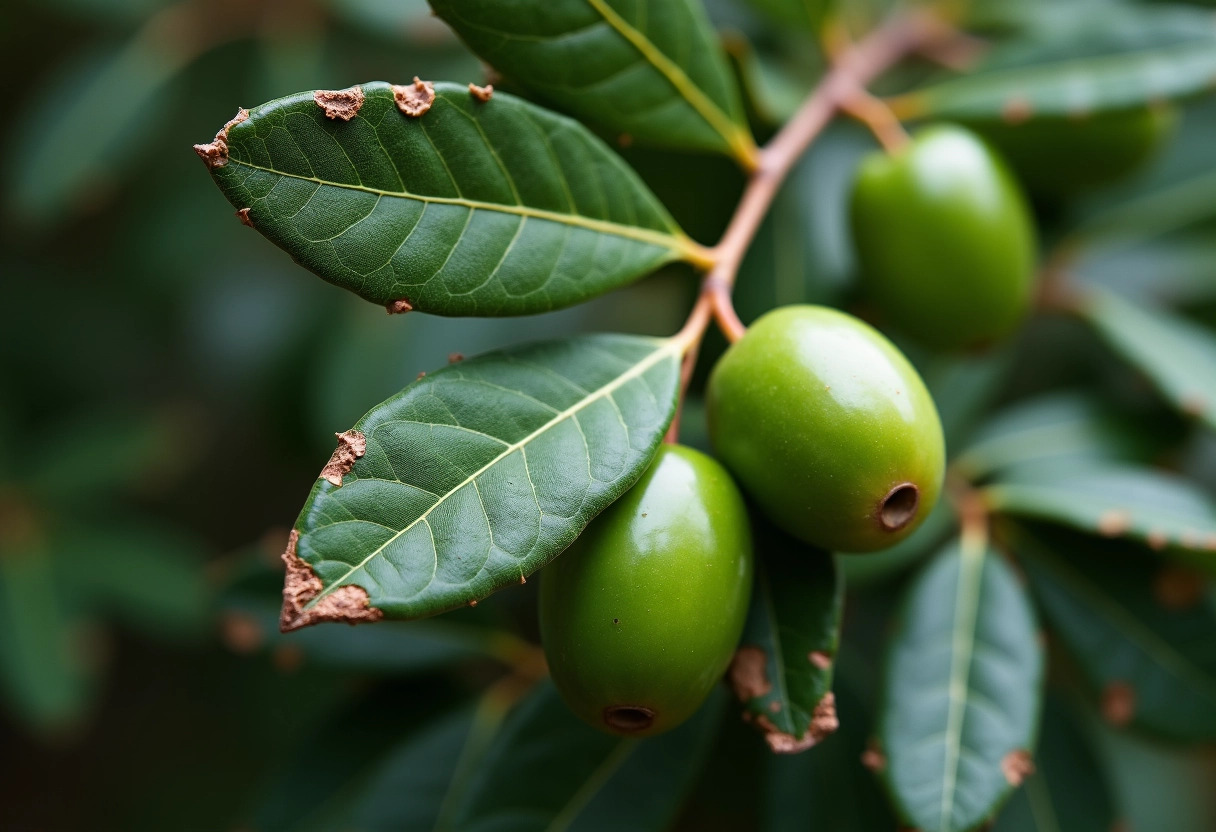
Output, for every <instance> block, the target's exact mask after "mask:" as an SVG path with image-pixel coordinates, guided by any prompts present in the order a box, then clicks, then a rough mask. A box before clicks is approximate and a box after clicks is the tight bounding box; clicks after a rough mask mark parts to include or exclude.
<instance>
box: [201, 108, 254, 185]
mask: <svg viewBox="0 0 1216 832" xmlns="http://www.w3.org/2000/svg"><path fill="white" fill-rule="evenodd" d="M247 118H249V111H248V110H246V109H245V108H244V107H242V108H241V109H239V110H237V111H236V115H235V116H233V117H232V118H231V119H229V120H228V123H227V124H225V125H224V126H223V127H221V128H220V129H219V131H218V132H217V133H216V134H215V138H214V139H212V140H211V141H210V142H208V143H207V144H196V145H195V146H194V152H195V153H197V154H198V156H199V158H200V159H202V160H203V161H204V162H205V163H206V165H207V167H209V168H211V169H213V170H214V169H215V168H222V167H223V166H224V165H226V164H228V131H229V130H231V129H232V128H233V127H236V126H237V125H238V124H240V123H241V122H243V121H245V120H246V119H247ZM213 123H214V122H213Z"/></svg>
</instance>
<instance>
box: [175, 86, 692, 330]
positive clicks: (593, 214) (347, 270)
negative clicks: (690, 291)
mask: <svg viewBox="0 0 1216 832" xmlns="http://www.w3.org/2000/svg"><path fill="white" fill-rule="evenodd" d="M485 97H486V93H485V92H484V91H483V92H482V93H478V94H475V93H474V92H473V91H470V90H469V89H467V88H465V87H459V86H456V85H454V84H435V85H429V84H427V83H425V82H421V81H418V82H416V83H415V84H413V85H409V86H405V87H401V86H397V87H394V86H391V85H389V84H384V83H380V82H376V83H371V84H364V85H362V86H361V87H352V88H351V89H350V90H339V91H332V92H327V91H318V92H316V93H301V94H298V95H293V96H288V97H287V98H280V99H278V100H277V101H272V102H270V103H268V104H264V105H263V106H261V107H258V108H256V109H254V110H252V111H249V112H248V113H246V111H244V110H242V111H241V112H240V113H238V115H237V117H236V118H234V119H233V120H232V121H231V122H230V123H229V124H228V125H226V126H225V127H224V128H223V129H221V130H220V132H219V134H217V136H216V139H215V141H213V142H211V143H210V144H205V145H199V146H197V147H196V150H197V151H198V152H199V154H200V155H201V156H203V158H204V159H205V160H206V161H207V163H208V166H209V167H210V169H211V174H212V176H213V178H214V179H215V182H216V184H217V185H219V187H220V190H221V191H222V192H223V193H224V196H225V197H227V198H228V201H229V202H231V203H232V204H233V205H234V206H236V208H237V209H238V210H237V213H238V214H239V215H240V216H241V217H242V219H243V220H244V221H246V222H248V223H249V224H250V225H252V226H253V227H254V228H256V229H257V230H258V231H260V232H261V233H262V234H264V235H265V236H266V237H267V238H268V239H269V240H271V242H273V243H275V244H276V245H278V246H279V247H280V248H282V249H284V250H285V251H287V252H288V253H289V254H291V255H292V257H293V258H294V259H295V260H296V261H298V262H299V263H300V264H302V265H303V266H305V267H307V268H308V269H310V270H311V271H313V272H315V273H316V274H317V275H319V276H320V277H322V278H324V279H325V280H327V281H329V282H330V283H333V284H335V285H338V286H341V287H343V288H346V289H349V290H351V291H352V292H355V293H356V294H358V295H359V296H360V297H363V298H366V299H367V300H369V301H372V302H374V303H380V304H384V305H386V306H387V307H388V308H389V310H390V311H409V310H410V309H418V310H422V311H425V312H433V313H435V314H440V315H482V316H492V315H526V314H532V313H537V312H547V311H549V310H552V309H558V308H561V307H565V306H570V305H572V304H575V303H579V302H581V301H585V300H587V299H589V298H591V297H594V296H595V295H599V294H602V293H603V292H606V291H608V290H610V289H614V288H617V287H619V286H622V285H624V284H626V283H628V282H630V281H632V280H635V279H636V278H638V277H641V276H642V275H644V274H647V273H649V272H651V271H653V270H654V269H656V268H658V267H659V266H661V265H663V264H664V263H668V262H671V261H674V260H681V259H689V260H697V259H698V258H703V257H704V254H703V253H701V250H700V248H699V247H698V246H697V245H696V244H695V243H693V242H692V241H691V240H689V239H688V237H686V236H685V235H684V234H683V232H681V231H680V229H679V228H678V227H677V226H676V224H675V222H674V221H673V220H672V219H671V217H670V216H669V215H668V213H667V211H666V209H665V208H664V207H663V206H662V205H661V204H660V203H659V201H658V200H657V199H656V198H655V196H654V195H653V194H652V193H651V192H650V191H649V190H648V189H647V188H646V186H645V185H644V184H643V183H642V181H641V180H640V179H639V178H638V177H637V175H636V174H635V173H634V172H633V171H632V170H630V169H629V168H628V167H627V166H626V165H625V163H624V162H622V161H621V160H620V158H619V157H618V156H616V155H615V154H614V153H613V152H612V151H610V150H609V149H608V148H607V147H606V146H605V145H604V144H603V142H601V141H600V140H599V139H597V138H595V137H594V136H593V135H591V134H590V133H589V132H588V131H587V130H586V129H585V128H584V127H582V126H581V125H579V124H578V123H577V122H574V121H571V120H570V119H567V118H564V117H562V116H558V115H555V114H553V113H550V112H547V111H545V110H543V109H541V108H539V107H536V106H533V105H531V104H529V103H527V102H525V101H522V100H520V99H518V98H514V97H512V96H510V95H506V94H504V93H494V94H493V95H492V96H490V97H489V98H488V100H482V99H483V98H485Z"/></svg>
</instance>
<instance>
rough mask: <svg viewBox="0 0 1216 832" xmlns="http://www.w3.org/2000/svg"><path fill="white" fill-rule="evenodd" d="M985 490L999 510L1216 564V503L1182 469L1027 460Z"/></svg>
mask: <svg viewBox="0 0 1216 832" xmlns="http://www.w3.org/2000/svg"><path fill="white" fill-rule="evenodd" d="M982 493H983V496H984V500H985V502H986V503H987V504H988V507H989V508H990V509H991V510H992V511H995V512H1001V513H1004V514H1012V515H1017V516H1019V517H1029V518H1032V519H1037V520H1049V521H1052V522H1055V523H1061V524H1064V525H1066V526H1070V527H1072V528H1075V529H1079V530H1081V531H1085V532H1089V533H1090V534H1099V535H1103V536H1106V537H1127V538H1130V539H1132V540H1139V541H1142V542H1144V543H1147V544H1148V545H1149V546H1152V547H1153V548H1155V549H1161V550H1164V551H1165V552H1166V553H1167V554H1171V555H1175V556H1177V557H1180V558H1183V559H1185V560H1188V561H1190V562H1192V563H1196V564H1199V565H1201V566H1204V567H1205V568H1207V569H1208V570H1216V555H1213V554H1212V553H1213V552H1216V506H1213V504H1212V501H1211V500H1210V499H1209V498H1208V496H1207V495H1206V494H1204V493H1203V491H1201V490H1200V489H1199V488H1197V487H1195V486H1194V485H1193V484H1191V483H1190V482H1188V481H1187V480H1184V479H1182V478H1181V477H1178V476H1176V475H1174V474H1169V473H1166V472H1164V471H1157V470H1155V469H1152V468H1140V467H1136V466H1131V465H1113V464H1101V465H1098V464H1091V465H1085V466H1081V467H1080V468H1078V469H1076V470H1071V471H1063V470H1061V469H1060V468H1059V467H1057V466H1052V465H1045V466H1044V465H1036V466H1024V467H1022V468H1019V469H1018V470H1017V471H1016V473H1013V474H1010V476H1009V479H1007V480H1003V481H1000V482H997V483H996V484H995V485H991V486H989V487H987V488H985V489H984V490H983V492H982Z"/></svg>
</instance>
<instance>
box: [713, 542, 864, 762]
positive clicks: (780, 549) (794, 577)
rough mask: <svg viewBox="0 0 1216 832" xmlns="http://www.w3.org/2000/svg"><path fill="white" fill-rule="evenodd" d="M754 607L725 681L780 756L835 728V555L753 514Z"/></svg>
mask: <svg viewBox="0 0 1216 832" xmlns="http://www.w3.org/2000/svg"><path fill="white" fill-rule="evenodd" d="M754 528H755V529H756V534H757V541H756V550H757V551H758V552H761V553H762V555H763V558H762V559H761V560H760V561H758V562H757V564H756V579H755V582H754V583H753V585H752V600H751V606H750V608H749V609H748V615H747V624H746V625H745V627H744V630H743V637H742V639H741V640H740V644H739V649H738V650H737V651H736V653H735V658H734V660H733V661H732V663H731V668H730V681H731V685H732V686H733V687H734V690H735V694H736V696H738V697H739V700H740V701H741V702H742V703H743V709H744V710H743V713H744V719H746V720H747V721H748V722H752V723H753V724H755V725H756V726H757V727H758V728H760V729H761V730H762V731H764V738H765V740H766V741H767V742H768V744H769V747H770V748H771V749H772V750H773V751H775V752H777V753H781V754H790V753H796V752H799V751H805V750H806V749H808V748H810V747H811V746H813V745H815V744H816V743H817V742H819V741H820V740H822V739H823V738H824V737H826V736H827V735H828V734H830V733H831V732H833V731H835V730H836V727H837V719H836V707H835V700H834V697H833V695H832V671H833V668H834V666H835V662H836V650H837V648H838V647H839V644H840V618H841V615H842V613H843V612H844V575H843V573H842V572H841V571H840V570H839V569H838V568H837V565H836V559H835V556H834V555H832V554H831V553H830V552H823V551H820V550H817V549H815V548H813V547H811V546H808V545H806V544H804V543H801V542H799V541H797V540H794V539H793V538H792V537H789V536H788V535H786V534H783V533H782V532H780V531H778V530H777V529H776V528H774V527H772V526H771V524H769V523H766V522H764V521H762V520H757V522H756V523H755V526H754Z"/></svg>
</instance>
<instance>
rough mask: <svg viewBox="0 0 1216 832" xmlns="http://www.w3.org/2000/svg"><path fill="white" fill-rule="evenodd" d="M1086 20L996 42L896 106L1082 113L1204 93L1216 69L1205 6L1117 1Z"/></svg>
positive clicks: (1214, 33) (1213, 34) (988, 115)
mask: <svg viewBox="0 0 1216 832" xmlns="http://www.w3.org/2000/svg"><path fill="white" fill-rule="evenodd" d="M1083 24H1084V25H1079V26H1074V27H1072V28H1071V29H1070V30H1069V31H1067V32H1064V33H1058V34H1053V36H1049V37H1038V38H1033V39H1026V40H1015V41H1013V42H1011V43H1009V44H1008V45H1006V46H1003V47H998V48H996V49H994V50H992V52H991V53H989V54H988V55H987V56H986V58H985V59H984V61H983V62H981V63H980V65H979V66H977V67H976V68H975V70H974V71H972V72H969V73H968V74H966V75H962V76H958V77H952V78H948V79H946V80H943V81H938V82H935V83H931V84H929V85H927V86H925V87H922V88H920V89H917V90H914V91H912V92H910V93H906V94H904V95H901V96H899V97H897V98H895V99H893V100H892V106H893V108H894V109H895V110H896V112H897V113H898V114H899V116H900V117H901V118H935V119H942V118H947V119H977V120H982V119H1005V120H1007V121H1015V122H1016V121H1022V120H1025V119H1027V118H1031V117H1034V116H1069V117H1074V118H1076V117H1084V116H1085V115H1089V114H1092V113H1095V112H1101V111H1107V110H1121V109H1129V108H1132V107H1139V106H1145V105H1151V104H1156V103H1158V102H1160V101H1163V100H1168V99H1172V98H1181V97H1184V96H1189V95H1194V94H1198V93H1200V92H1203V91H1204V90H1205V89H1206V88H1207V87H1208V86H1209V85H1210V84H1211V82H1212V78H1213V77H1214V76H1216V26H1214V25H1213V24H1212V21H1211V18H1210V16H1209V15H1208V14H1207V13H1205V12H1203V11H1201V10H1199V9H1188V8H1183V7H1179V8H1167V9H1141V8H1136V7H1128V8H1118V7H1115V8H1113V9H1104V10H1103V11H1102V13H1101V14H1097V15H1089V16H1088V17H1087V18H1086V19H1085V20H1084V21H1083Z"/></svg>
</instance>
